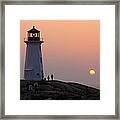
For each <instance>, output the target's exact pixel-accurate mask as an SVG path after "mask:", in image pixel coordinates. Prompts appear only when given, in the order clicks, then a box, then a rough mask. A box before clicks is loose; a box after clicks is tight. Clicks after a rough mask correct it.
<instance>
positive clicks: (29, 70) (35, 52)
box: [24, 26, 44, 80]
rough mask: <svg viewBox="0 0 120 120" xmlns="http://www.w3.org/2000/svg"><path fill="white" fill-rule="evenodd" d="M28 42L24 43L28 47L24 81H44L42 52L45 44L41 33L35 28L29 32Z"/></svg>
mask: <svg viewBox="0 0 120 120" xmlns="http://www.w3.org/2000/svg"><path fill="white" fill-rule="evenodd" d="M27 32H28V33H27V40H26V41H24V42H25V43H26V45H27V47H26V57H25V68H24V79H25V80H43V77H44V74H43V64H42V50H41V44H42V43H43V41H42V38H41V34H40V31H39V30H37V29H35V26H33V28H32V29H31V30H29V31H27Z"/></svg>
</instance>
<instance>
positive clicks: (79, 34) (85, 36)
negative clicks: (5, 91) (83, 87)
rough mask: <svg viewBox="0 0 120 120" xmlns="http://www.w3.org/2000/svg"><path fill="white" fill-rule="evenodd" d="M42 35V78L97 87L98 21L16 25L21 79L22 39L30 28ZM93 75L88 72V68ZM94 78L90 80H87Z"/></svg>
mask: <svg viewBox="0 0 120 120" xmlns="http://www.w3.org/2000/svg"><path fill="white" fill-rule="evenodd" d="M33 25H34V26H35V27H36V29H38V30H40V31H41V33H42V37H43V41H44V43H43V44H42V56H43V65H44V66H43V67H44V72H45V76H46V75H48V74H52V73H53V74H54V75H55V79H58V80H64V81H75V82H79V83H84V84H88V85H92V86H95V87H98V88H99V86H100V21H99V20H21V21H20V52H21V53H20V71H21V78H23V71H24V61H25V48H26V45H25V44H24V38H26V39H27V30H29V29H31V28H32V26H33ZM90 64H92V66H91V67H92V68H93V70H95V71H93V70H92V71H91V72H90V73H89V74H86V71H88V68H89V65H90ZM90 74H91V75H92V74H94V80H93V81H91V80H90V77H89V76H90Z"/></svg>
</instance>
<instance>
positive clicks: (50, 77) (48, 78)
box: [45, 74, 54, 81]
mask: <svg viewBox="0 0 120 120" xmlns="http://www.w3.org/2000/svg"><path fill="white" fill-rule="evenodd" d="M50 79H51V80H53V79H54V75H53V74H51V75H48V76H47V80H48V81H49V80H50ZM45 80H46V78H45Z"/></svg>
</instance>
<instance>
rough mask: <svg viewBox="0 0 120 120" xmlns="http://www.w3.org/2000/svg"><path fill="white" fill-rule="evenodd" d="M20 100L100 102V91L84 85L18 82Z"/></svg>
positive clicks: (59, 82)
mask: <svg viewBox="0 0 120 120" xmlns="http://www.w3.org/2000/svg"><path fill="white" fill-rule="evenodd" d="M20 99H21V100H100V90H99V89H96V88H92V87H88V86H86V85H82V84H78V83H72V82H62V81H58V80H53V81H30V80H20Z"/></svg>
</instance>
